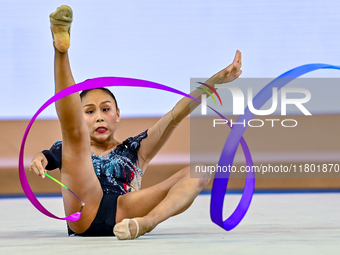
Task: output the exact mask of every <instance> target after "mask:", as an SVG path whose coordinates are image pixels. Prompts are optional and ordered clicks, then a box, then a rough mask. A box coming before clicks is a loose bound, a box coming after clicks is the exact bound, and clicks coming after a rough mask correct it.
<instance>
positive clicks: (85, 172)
mask: <svg viewBox="0 0 340 255" xmlns="http://www.w3.org/2000/svg"><path fill="white" fill-rule="evenodd" d="M50 19H51V30H52V34H53V39H54V49H55V58H54V73H55V92H56V93H57V92H59V91H61V90H63V89H65V88H67V87H69V86H72V85H74V84H75V82H74V79H73V76H72V73H71V68H70V63H69V58H68V53H67V50H68V47H69V32H70V24H71V22H72V10H71V8H69V7H68V6H61V7H59V8H58V9H57V11H56V12H54V13H52V14H51V16H50ZM56 109H57V114H58V118H59V122H60V126H61V131H62V141H63V150H62V170H61V181H62V182H63V183H64V184H65V185H66V186H68V187H69V188H70V189H71V190H72V191H74V193H75V194H77V195H78V196H79V197H80V198H81V199H82V201H84V202H85V207H84V208H83V210H82V216H81V218H80V220H79V221H76V222H68V224H69V227H70V228H71V229H72V230H73V231H74V232H76V233H79V234H81V233H83V232H84V231H86V230H87V229H88V228H89V226H90V225H91V223H92V221H93V220H94V218H95V216H96V214H97V211H98V208H99V204H100V201H101V198H102V196H103V191H102V189H101V186H100V183H99V180H98V178H97V176H96V175H95V172H94V169H93V165H92V160H91V148H90V135H89V131H88V128H87V125H86V123H85V119H84V117H83V113H82V107H81V101H80V97H79V94H78V93H74V94H72V95H69V96H66V97H64V98H62V99H60V100H59V101H57V102H56ZM62 195H63V202H64V208H65V213H66V215H69V214H72V213H74V212H76V211H78V210H79V208H80V207H81V204H80V202H79V201H78V200H77V199H76V198H75V197H74V196H73V195H72V194H71V193H70V192H67V191H66V190H64V189H63V190H62Z"/></svg>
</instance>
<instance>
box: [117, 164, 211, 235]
mask: <svg viewBox="0 0 340 255" xmlns="http://www.w3.org/2000/svg"><path fill="white" fill-rule="evenodd" d="M209 180H210V175H209V176H208V175H207V176H206V177H205V178H190V166H188V167H186V168H184V169H182V170H180V171H179V172H177V173H176V174H174V175H173V176H171V177H170V178H168V179H167V180H165V181H163V182H161V183H159V184H157V185H154V186H152V187H149V188H146V189H142V190H139V191H135V192H131V193H128V194H125V195H123V196H120V197H119V199H118V206H117V216H116V222H119V223H118V224H116V226H115V228H114V233H115V235H116V236H117V237H118V238H119V239H128V238H129V237H130V236H131V238H134V237H135V236H136V234H137V224H136V223H135V222H134V221H130V222H127V221H122V220H123V219H128V218H135V220H136V221H137V222H138V225H139V231H138V234H137V237H138V236H141V235H143V234H145V233H147V232H150V231H151V230H152V229H154V228H155V227H156V226H157V225H158V224H159V223H161V222H162V221H164V220H166V219H168V218H169V217H171V216H174V215H177V214H179V213H182V212H183V211H185V210H186V209H188V208H189V206H190V205H191V204H192V202H193V201H194V199H195V198H196V197H197V195H198V194H199V193H200V192H201V191H202V190H203V189H204V187H205V186H206V185H207V184H208V182H209ZM140 201H143V203H140ZM127 224H128V226H127ZM127 230H128V231H129V232H130V235H129V232H128V231H127Z"/></svg>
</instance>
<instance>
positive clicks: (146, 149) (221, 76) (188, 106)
mask: <svg viewBox="0 0 340 255" xmlns="http://www.w3.org/2000/svg"><path fill="white" fill-rule="evenodd" d="M241 65H242V63H241V52H240V51H236V55H235V59H234V61H233V63H232V64H230V65H229V66H228V67H226V68H225V69H223V70H221V71H220V72H218V73H216V74H215V75H213V76H212V77H211V78H209V79H208V80H207V81H206V82H205V84H208V85H210V86H212V87H213V88H215V85H216V84H222V83H227V82H231V81H233V80H235V79H237V78H238V77H239V76H240V75H241V73H242V71H241ZM201 87H202V88H204V89H206V90H208V91H209V92H212V91H211V90H210V89H207V87H206V86H204V87H203V85H202V86H201ZM202 94H206V92H204V91H203V90H202V89H196V90H194V91H193V92H191V93H190V95H191V96H192V97H195V98H197V99H200V98H201V95H202ZM208 96H209V95H208V94H207V97H208ZM199 104H200V103H199V102H197V101H195V100H193V99H190V98H187V97H184V98H182V99H181V100H180V101H179V102H178V103H177V104H176V105H175V107H174V108H173V109H172V110H171V111H170V112H168V113H167V114H165V115H164V116H163V117H162V118H161V119H160V120H159V121H158V122H157V123H156V124H155V125H154V126H153V127H151V128H150V129H149V130H148V137H147V138H145V139H143V140H142V142H141V146H140V149H139V151H138V160H139V166H140V168H141V169H143V171H144V170H145V168H146V166H147V165H148V163H149V162H150V161H151V159H152V158H153V157H154V156H156V154H157V153H158V151H159V150H160V149H161V148H162V147H163V145H164V144H165V143H166V141H167V140H168V138H169V137H170V135H171V134H172V132H173V130H174V129H175V128H176V127H177V126H178V124H179V123H180V122H181V121H182V120H183V119H184V118H185V117H186V116H188V115H189V114H190V112H191V111H193V110H194V109H195V108H196V107H197V106H198V105H199Z"/></svg>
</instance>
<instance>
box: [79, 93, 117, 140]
mask: <svg viewBox="0 0 340 255" xmlns="http://www.w3.org/2000/svg"><path fill="white" fill-rule="evenodd" d="M82 105H83V113H84V117H85V120H86V124H87V127H88V129H89V131H90V137H91V140H92V141H95V142H99V143H101V142H105V141H108V140H110V139H113V134H114V132H115V130H116V126H117V123H118V122H119V120H120V112H119V109H117V108H116V104H115V101H114V99H113V98H112V97H111V96H110V95H109V94H108V93H106V92H105V91H102V90H100V89H95V90H91V91H89V92H88V93H87V94H86V95H85V96H84V97H83V98H82Z"/></svg>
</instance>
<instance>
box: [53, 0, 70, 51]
mask: <svg viewBox="0 0 340 255" xmlns="http://www.w3.org/2000/svg"><path fill="white" fill-rule="evenodd" d="M72 17H73V14H72V9H71V8H70V7H69V6H67V5H62V6H60V7H58V9H57V10H56V11H55V12H52V13H51V15H50V21H51V31H52V35H53V41H54V47H55V48H56V49H57V50H59V51H60V52H66V51H67V50H68V48H69V47H70V26H71V23H72Z"/></svg>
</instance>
